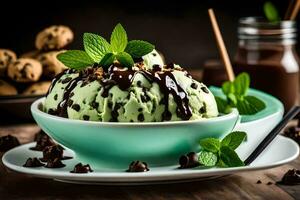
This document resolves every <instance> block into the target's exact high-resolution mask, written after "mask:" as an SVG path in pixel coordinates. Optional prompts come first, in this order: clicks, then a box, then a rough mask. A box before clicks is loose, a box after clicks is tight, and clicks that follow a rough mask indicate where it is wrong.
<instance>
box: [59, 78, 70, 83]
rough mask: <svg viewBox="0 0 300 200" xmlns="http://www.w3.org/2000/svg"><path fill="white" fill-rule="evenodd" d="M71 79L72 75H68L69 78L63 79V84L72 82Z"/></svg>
mask: <svg viewBox="0 0 300 200" xmlns="http://www.w3.org/2000/svg"><path fill="white" fill-rule="evenodd" d="M71 80H72V78H71V77H67V78H65V79H63V80H62V81H61V83H62V84H65V83H68V82H70V81H71Z"/></svg>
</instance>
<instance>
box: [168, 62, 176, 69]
mask: <svg viewBox="0 0 300 200" xmlns="http://www.w3.org/2000/svg"><path fill="white" fill-rule="evenodd" d="M166 68H167V69H174V63H169V64H167V65H166Z"/></svg>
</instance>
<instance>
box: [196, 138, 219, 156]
mask: <svg viewBox="0 0 300 200" xmlns="http://www.w3.org/2000/svg"><path fill="white" fill-rule="evenodd" d="M200 145H201V147H202V148H203V149H204V150H206V151H210V152H213V153H217V152H218V151H219V150H220V146H221V143H220V141H219V140H218V139H216V138H206V139H203V140H201V141H200Z"/></svg>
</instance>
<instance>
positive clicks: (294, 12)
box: [289, 0, 300, 20]
mask: <svg viewBox="0 0 300 200" xmlns="http://www.w3.org/2000/svg"><path fill="white" fill-rule="evenodd" d="M299 9H300V0H297V1H296V4H295V6H294V9H293V10H292V13H291V16H290V17H289V20H295V19H296V17H297V14H298V12H299Z"/></svg>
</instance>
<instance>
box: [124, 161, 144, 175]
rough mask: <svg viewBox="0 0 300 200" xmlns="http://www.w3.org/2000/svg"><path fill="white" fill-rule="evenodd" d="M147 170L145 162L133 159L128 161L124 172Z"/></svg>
mask: <svg viewBox="0 0 300 200" xmlns="http://www.w3.org/2000/svg"><path fill="white" fill-rule="evenodd" d="M147 171H149V168H148V165H147V163H145V162H141V161H138V160H137V161H133V162H131V163H130V165H129V167H128V169H127V170H126V172H147Z"/></svg>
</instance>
